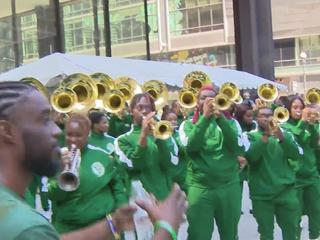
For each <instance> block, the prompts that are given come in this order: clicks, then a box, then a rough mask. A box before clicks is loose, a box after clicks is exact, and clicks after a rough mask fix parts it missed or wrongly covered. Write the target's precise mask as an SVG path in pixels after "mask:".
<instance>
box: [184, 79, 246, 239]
mask: <svg viewBox="0 0 320 240" xmlns="http://www.w3.org/2000/svg"><path fill="white" fill-rule="evenodd" d="M216 94H217V92H216V90H215V89H214V88H213V87H212V86H211V85H207V86H204V87H203V88H202V89H201V90H200V92H199V97H198V105H197V112H196V113H195V115H194V117H193V119H192V121H191V120H186V121H185V122H183V123H182V125H181V126H180V129H179V132H180V138H181V142H182V143H183V144H184V145H185V146H186V149H187V151H188V153H189V156H190V159H191V169H192V173H191V180H190V181H191V182H190V186H189V191H188V201H189V209H188V213H187V217H188V222H189V229H188V239H190V240H198V239H201V240H210V239H211V237H212V232H213V226H214V223H213V221H214V220H215V221H216V224H217V226H218V230H219V234H220V239H221V240H235V239H237V227H238V222H239V219H240V213H241V211H240V206H241V190H240V184H239V173H238V170H239V165H238V162H237V152H239V148H240V147H239V146H238V132H237V127H236V124H235V123H234V122H233V120H228V119H226V118H225V116H224V115H223V114H222V113H220V112H219V111H218V110H217V109H216V108H215V107H214V105H213V104H212V98H214V97H215V96H216Z"/></svg>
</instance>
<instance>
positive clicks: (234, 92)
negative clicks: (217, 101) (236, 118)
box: [220, 82, 240, 101]
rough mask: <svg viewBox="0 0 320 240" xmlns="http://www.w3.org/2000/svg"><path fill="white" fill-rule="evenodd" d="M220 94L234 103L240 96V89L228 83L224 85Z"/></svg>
mask: <svg viewBox="0 0 320 240" xmlns="http://www.w3.org/2000/svg"><path fill="white" fill-rule="evenodd" d="M220 92H221V93H223V94H225V95H227V96H228V98H229V99H230V101H234V100H236V99H237V98H238V97H239V96H240V90H239V88H238V87H237V86H236V85H235V84H234V83H231V82H226V83H224V84H222V86H221V88H220Z"/></svg>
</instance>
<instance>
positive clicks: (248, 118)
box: [243, 109, 253, 125]
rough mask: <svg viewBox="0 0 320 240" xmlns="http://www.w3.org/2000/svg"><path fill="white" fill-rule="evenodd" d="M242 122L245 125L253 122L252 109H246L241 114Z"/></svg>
mask: <svg viewBox="0 0 320 240" xmlns="http://www.w3.org/2000/svg"><path fill="white" fill-rule="evenodd" d="M243 122H244V123H245V124H247V125H251V124H252V123H253V111H252V110H251V109H250V110H248V111H246V112H245V114H244V115H243Z"/></svg>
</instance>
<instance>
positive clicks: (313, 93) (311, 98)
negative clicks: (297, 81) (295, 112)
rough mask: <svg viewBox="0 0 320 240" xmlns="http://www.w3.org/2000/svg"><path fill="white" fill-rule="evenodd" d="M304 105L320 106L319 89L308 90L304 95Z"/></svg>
mask: <svg viewBox="0 0 320 240" xmlns="http://www.w3.org/2000/svg"><path fill="white" fill-rule="evenodd" d="M306 103H307V104H320V89H318V88H311V89H309V90H308V91H307V94H306Z"/></svg>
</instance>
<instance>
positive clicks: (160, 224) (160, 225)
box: [154, 220, 177, 240]
mask: <svg viewBox="0 0 320 240" xmlns="http://www.w3.org/2000/svg"><path fill="white" fill-rule="evenodd" d="M154 228H155V229H154V231H155V232H156V231H157V230H159V229H160V228H162V229H164V230H166V231H167V232H168V233H169V234H170V236H171V238H172V240H177V232H176V231H175V230H174V229H173V227H172V226H171V225H170V224H169V223H168V222H167V221H164V220H159V221H156V223H155V224H154Z"/></svg>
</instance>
